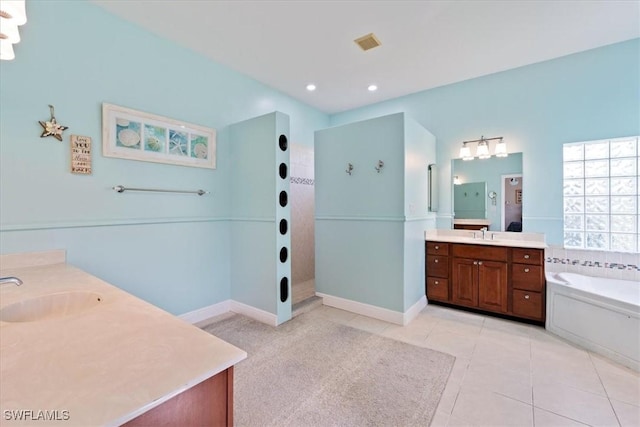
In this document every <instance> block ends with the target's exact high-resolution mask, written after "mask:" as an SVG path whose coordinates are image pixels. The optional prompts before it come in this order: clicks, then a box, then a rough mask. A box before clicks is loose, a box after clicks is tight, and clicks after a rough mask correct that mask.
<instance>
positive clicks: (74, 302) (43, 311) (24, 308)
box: [0, 291, 103, 322]
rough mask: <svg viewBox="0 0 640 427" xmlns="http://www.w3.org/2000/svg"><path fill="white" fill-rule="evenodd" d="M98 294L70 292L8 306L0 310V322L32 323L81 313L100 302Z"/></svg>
mask: <svg viewBox="0 0 640 427" xmlns="http://www.w3.org/2000/svg"><path fill="white" fill-rule="evenodd" d="M102 300H103V298H102V296H100V295H99V294H96V293H94V292H87V291H72V292H62V293H56V294H49V295H43V296H40V297H35V298H29V299H27V300H24V301H18V302H16V303H13V304H9V305H8V306H6V307H3V308H2V309H0V321H3V322H34V321H38V320H46V319H53V318H58V317H65V316H69V315H72V314H77V313H81V312H83V311H85V310H88V309H90V308H92V307H95V306H96V305H98V304H100V303H101V302H102Z"/></svg>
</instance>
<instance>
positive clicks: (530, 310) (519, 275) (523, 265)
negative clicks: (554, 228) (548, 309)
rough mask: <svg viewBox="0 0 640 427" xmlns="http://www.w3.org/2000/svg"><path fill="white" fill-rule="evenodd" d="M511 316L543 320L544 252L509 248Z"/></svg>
mask: <svg viewBox="0 0 640 427" xmlns="http://www.w3.org/2000/svg"><path fill="white" fill-rule="evenodd" d="M511 283H512V286H513V308H512V310H513V315H514V316H519V317H525V318H527V319H531V320H538V321H542V322H543V321H544V320H545V305H546V304H545V283H546V282H545V277H544V251H543V250H542V249H527V248H511Z"/></svg>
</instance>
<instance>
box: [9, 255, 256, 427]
mask: <svg viewBox="0 0 640 427" xmlns="http://www.w3.org/2000/svg"><path fill="white" fill-rule="evenodd" d="M0 275H1V276H2V277H5V276H17V277H19V278H20V279H22V281H23V282H24V283H23V284H22V285H21V286H15V285H13V284H4V285H2V289H1V290H0V307H5V306H8V305H10V304H12V303H15V302H19V301H22V300H26V299H29V298H34V297H39V296H43V295H49V294H52V293H62V292H69V291H90V292H94V293H97V294H99V295H100V296H101V301H100V302H99V303H98V304H97V305H95V306H94V307H92V308H89V309H87V310H85V311H83V312H80V313H77V314H74V315H68V316H66V317H59V318H52V319H43V320H36V321H30V322H4V321H0V409H1V410H2V414H1V415H0V417H1V418H0V424H2V425H33V424H34V423H35V424H37V425H42V426H44V425H68V426H93V425H120V424H122V423H124V422H126V421H129V420H131V419H133V418H135V417H137V416H138V415H140V414H142V413H144V412H146V411H148V410H149V409H152V408H154V407H156V406H158V405H159V404H161V403H163V402H165V401H166V400H169V399H170V398H172V397H174V396H175V395H177V394H179V393H181V392H183V391H185V390H187V389H189V388H191V387H192V386H194V385H196V384H198V383H200V382H202V381H203V380H206V379H208V378H210V377H212V376H214V375H216V374H218V373H220V372H222V371H224V370H225V369H227V368H229V367H231V366H233V365H235V364H236V363H238V362H240V361H241V360H243V359H244V358H246V356H247V354H246V353H245V352H244V351H242V350H240V349H239V348H237V347H235V346H233V345H231V344H229V343H227V342H225V341H223V340H221V339H219V338H216V337H214V336H212V335H210V334H208V333H206V332H204V331H202V330H200V329H198V328H197V327H194V326H193V325H191V324H189V323H187V322H185V321H183V320H181V319H179V318H177V317H175V316H173V315H171V314H169V313H167V312H165V311H163V310H161V309H159V308H157V307H155V306H153V305H151V304H149V303H147V302H145V301H143V300H141V299H139V298H136V297H134V296H132V295H130V294H128V293H126V292H124V291H122V290H120V289H118V288H116V287H115V286H112V285H110V284H108V283H106V282H104V281H102V280H100V279H98V278H96V277H94V276H92V275H90V274H88V273H85V272H83V271H82V270H79V269H77V268H74V267H72V266H69V265H67V264H53V265H44V266H36V267H27V268H15V269H6V270H3V271H0ZM19 410H27V411H28V410H32V411H34V415H33V416H34V417H35V416H36V415H35V413H36V412H37V411H58V416H59V417H62V416H63V415H64V413H65V412H63V411H66V414H68V420H67V421H60V420H58V421H55V420H51V421H43V420H37V421H35V422H34V421H33V419H32V420H30V421H23V422H19V421H14V420H7V416H6V411H19Z"/></svg>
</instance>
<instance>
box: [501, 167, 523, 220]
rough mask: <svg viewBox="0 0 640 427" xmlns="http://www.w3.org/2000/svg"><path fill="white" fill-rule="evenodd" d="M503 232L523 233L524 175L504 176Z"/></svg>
mask: <svg viewBox="0 0 640 427" xmlns="http://www.w3.org/2000/svg"><path fill="white" fill-rule="evenodd" d="M500 218H502V221H501V223H502V224H501V226H500V227H501V228H500V230H501V231H522V174H510V175H502V208H501V216H500Z"/></svg>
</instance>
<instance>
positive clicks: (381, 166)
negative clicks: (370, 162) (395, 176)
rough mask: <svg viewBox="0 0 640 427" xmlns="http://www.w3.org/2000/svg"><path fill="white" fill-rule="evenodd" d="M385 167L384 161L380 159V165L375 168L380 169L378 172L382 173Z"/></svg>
mask: <svg viewBox="0 0 640 427" xmlns="http://www.w3.org/2000/svg"><path fill="white" fill-rule="evenodd" d="M383 167H384V162H383V161H382V160H378V166H376V167H375V170H376V171H378V173H380V171H381V170H382V168H383Z"/></svg>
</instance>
